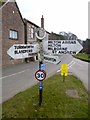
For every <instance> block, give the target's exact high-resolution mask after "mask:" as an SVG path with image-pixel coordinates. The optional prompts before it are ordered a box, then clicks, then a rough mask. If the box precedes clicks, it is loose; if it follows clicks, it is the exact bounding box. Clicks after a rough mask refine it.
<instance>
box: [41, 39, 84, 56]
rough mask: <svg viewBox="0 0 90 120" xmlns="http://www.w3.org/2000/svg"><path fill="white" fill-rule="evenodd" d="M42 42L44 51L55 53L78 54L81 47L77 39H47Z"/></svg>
mask: <svg viewBox="0 0 90 120" xmlns="http://www.w3.org/2000/svg"><path fill="white" fill-rule="evenodd" d="M43 44H44V45H43V46H44V51H45V53H49V54H50V53H51V54H55V55H62V54H71V55H73V54H78V53H79V52H80V51H81V50H82V48H83V47H82V45H81V44H80V43H79V42H78V41H77V40H48V41H44V42H43Z"/></svg>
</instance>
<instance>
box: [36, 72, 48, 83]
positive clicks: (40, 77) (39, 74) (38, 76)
mask: <svg viewBox="0 0 90 120" xmlns="http://www.w3.org/2000/svg"><path fill="white" fill-rule="evenodd" d="M35 78H36V79H37V80H39V81H43V80H44V79H45V78H46V73H45V71H44V70H38V71H37V72H36V73H35Z"/></svg>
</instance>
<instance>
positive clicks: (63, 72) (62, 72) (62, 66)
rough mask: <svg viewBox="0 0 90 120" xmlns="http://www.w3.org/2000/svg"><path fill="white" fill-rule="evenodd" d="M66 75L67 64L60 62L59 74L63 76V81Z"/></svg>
mask: <svg viewBox="0 0 90 120" xmlns="http://www.w3.org/2000/svg"><path fill="white" fill-rule="evenodd" d="M67 75H68V64H62V65H61V76H63V81H64V80H65V77H66V76H67Z"/></svg>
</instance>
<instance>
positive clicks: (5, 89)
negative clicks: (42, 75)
mask: <svg viewBox="0 0 90 120" xmlns="http://www.w3.org/2000/svg"><path fill="white" fill-rule="evenodd" d="M62 63H67V64H68V67H69V71H70V72H73V73H74V74H75V75H76V76H78V77H79V78H80V79H81V80H82V81H83V83H84V85H85V87H86V89H87V90H88V63H86V62H83V61H80V60H77V59H75V58H73V57H72V56H71V55H63V56H62V57H61V63H60V64H58V65H54V64H51V63H45V66H46V67H45V69H46V73H47V77H49V76H51V75H53V74H55V73H56V72H57V71H58V72H59V71H60V67H61V64H62ZM37 70H38V62H32V63H27V64H26V63H24V64H19V65H14V66H12V67H7V68H3V69H2V77H1V78H0V79H2V101H3V102H4V101H6V100H8V99H9V98H11V97H13V96H14V95H16V94H17V93H19V92H21V91H24V90H25V89H27V88H29V87H31V86H33V85H35V84H37V83H38V81H37V80H36V79H35V77H34V76H35V72H36V71H37Z"/></svg>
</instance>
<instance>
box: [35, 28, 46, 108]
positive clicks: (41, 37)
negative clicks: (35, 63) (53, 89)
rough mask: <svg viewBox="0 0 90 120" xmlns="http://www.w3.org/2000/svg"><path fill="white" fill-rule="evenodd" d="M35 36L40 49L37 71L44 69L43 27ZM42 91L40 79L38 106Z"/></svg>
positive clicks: (44, 33) (44, 34) (40, 103)
mask: <svg viewBox="0 0 90 120" xmlns="http://www.w3.org/2000/svg"><path fill="white" fill-rule="evenodd" d="M36 37H37V41H38V43H39V49H40V51H39V55H40V58H39V71H40V70H42V69H45V67H44V64H43V60H44V51H43V39H44V38H45V37H46V31H44V29H43V28H41V29H40V30H39V35H37V33H36ZM43 71H44V70H43ZM44 73H45V72H44ZM42 91H43V83H42V80H41V81H40V85H39V106H41V105H42Z"/></svg>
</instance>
